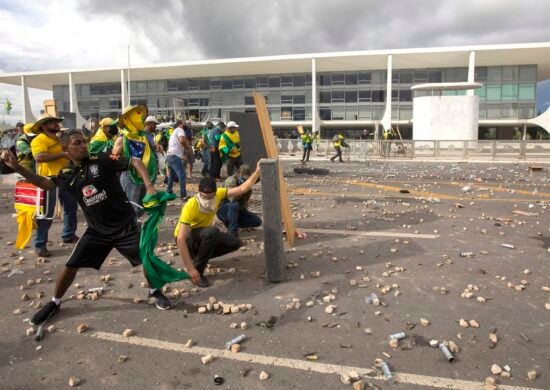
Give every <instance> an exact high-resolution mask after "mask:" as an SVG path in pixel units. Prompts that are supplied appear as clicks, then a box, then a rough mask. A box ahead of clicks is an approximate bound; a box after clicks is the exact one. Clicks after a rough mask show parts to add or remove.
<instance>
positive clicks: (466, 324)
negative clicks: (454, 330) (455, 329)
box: [458, 318, 470, 328]
mask: <svg viewBox="0 0 550 390" xmlns="http://www.w3.org/2000/svg"><path fill="white" fill-rule="evenodd" d="M458 324H459V325H460V326H461V327H463V328H469V327H470V324H469V323H468V321H466V320H465V319H463V318H461V319H460V320H458Z"/></svg>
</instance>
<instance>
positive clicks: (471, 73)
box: [466, 51, 476, 96]
mask: <svg viewBox="0 0 550 390" xmlns="http://www.w3.org/2000/svg"><path fill="white" fill-rule="evenodd" d="M475 78H476V52H475V51H471V52H470V60H469V62H468V82H469V83H473V82H475ZM466 96H474V90H473V89H468V90H467V91H466Z"/></svg>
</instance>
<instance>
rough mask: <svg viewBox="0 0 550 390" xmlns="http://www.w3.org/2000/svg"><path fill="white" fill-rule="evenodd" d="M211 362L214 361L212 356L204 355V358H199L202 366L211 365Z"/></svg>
mask: <svg viewBox="0 0 550 390" xmlns="http://www.w3.org/2000/svg"><path fill="white" fill-rule="evenodd" d="M212 360H214V359H213V358H212V355H206V356H203V357H201V361H202V364H204V365H206V364H210V363H212Z"/></svg>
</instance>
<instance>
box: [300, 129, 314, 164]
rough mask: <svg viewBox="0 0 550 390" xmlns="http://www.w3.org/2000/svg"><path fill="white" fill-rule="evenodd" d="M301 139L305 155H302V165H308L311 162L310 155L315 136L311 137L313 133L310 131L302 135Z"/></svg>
mask: <svg viewBox="0 0 550 390" xmlns="http://www.w3.org/2000/svg"><path fill="white" fill-rule="evenodd" d="M301 138H302V147H303V149H304V153H303V155H302V163H307V162H308V161H309V154H310V153H311V149H312V148H313V146H312V145H313V136H312V135H311V132H310V131H308V132H307V133H304V134H302V135H301Z"/></svg>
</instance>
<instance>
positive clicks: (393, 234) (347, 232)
mask: <svg viewBox="0 0 550 390" xmlns="http://www.w3.org/2000/svg"><path fill="white" fill-rule="evenodd" d="M296 230H299V231H301V232H306V233H320V234H340V235H343V236H369V237H402V238H427V239H431V240H433V239H434V238H439V234H420V233H419V234H415V233H400V232H391V231H381V232H362V231H357V230H332V229H307V228H301V227H297V228H296Z"/></svg>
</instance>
